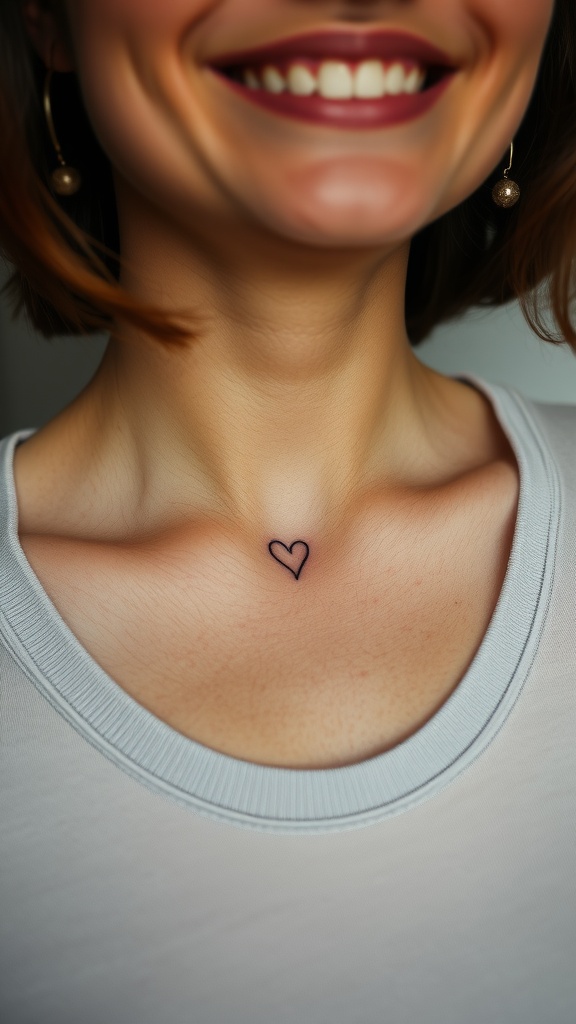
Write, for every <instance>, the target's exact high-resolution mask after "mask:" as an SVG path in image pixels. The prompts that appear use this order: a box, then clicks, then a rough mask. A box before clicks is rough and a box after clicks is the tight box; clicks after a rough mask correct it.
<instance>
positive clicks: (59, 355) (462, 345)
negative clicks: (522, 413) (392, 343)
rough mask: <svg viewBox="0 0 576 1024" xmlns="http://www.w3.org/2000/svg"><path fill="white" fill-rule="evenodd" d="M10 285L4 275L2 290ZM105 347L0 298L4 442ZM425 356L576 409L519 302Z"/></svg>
mask: <svg viewBox="0 0 576 1024" xmlns="http://www.w3.org/2000/svg"><path fill="white" fill-rule="evenodd" d="M5 279H6V274H5V272H3V271H1V270H0V284H1V283H2V282H3V281H4V280H5ZM104 348H105V339H104V338H103V337H96V336H88V337H86V338H73V339H55V340H50V341H47V340H46V339H45V338H42V337H39V336H38V335H36V334H35V333H34V332H33V331H32V330H30V329H29V327H28V326H27V324H26V322H25V320H24V319H23V318H20V319H18V320H13V319H12V318H11V316H10V314H9V310H8V305H7V302H6V300H5V298H3V297H2V298H0V437H3V436H5V435H6V434H8V433H10V432H11V431H13V430H18V429H21V428H23V427H39V426H41V425H42V424H43V423H45V422H46V420H48V419H50V418H51V417H52V416H54V415H55V413H56V412H58V411H59V409H61V408H63V407H64V406H65V405H66V404H67V403H68V402H70V401H71V400H72V398H74V396H75V395H76V394H77V393H78V392H79V391H80V390H81V389H82V387H84V385H85V384H86V383H87V382H88V381H89V380H90V378H91V376H92V374H93V373H94V371H95V369H96V367H97V366H98V363H99V361H100V359H101V357H102V354H103V352H104ZM416 351H417V355H418V358H419V359H420V360H421V361H422V362H423V363H426V364H427V365H428V366H432V367H434V369H436V370H438V371H440V372H441V373H446V374H450V375H452V376H455V375H457V374H458V373H465V372H468V373H474V374H477V375H478V376H480V377H484V378H486V380H488V381H491V382H493V383H495V384H506V385H511V386H512V387H515V388H517V389H518V390H519V391H520V392H522V394H524V395H526V396H527V397H529V398H535V399H537V400H539V401H545V402H568V403H570V404H576V356H575V355H574V354H573V352H572V350H571V349H570V348H569V347H568V346H567V345H561V346H553V345H550V344H547V343H546V342H543V341H541V340H540V339H539V338H537V337H536V336H535V335H534V334H533V332H532V331H531V330H530V328H529V327H528V325H527V324H526V322H525V320H524V317H523V316H522V314H521V312H520V310H519V308H518V306H517V305H516V303H511V304H509V305H508V306H505V307H502V308H500V309H497V310H488V311H487V310H473V311H472V312H470V313H468V314H467V316H465V317H464V318H462V319H460V320H457V321H453V322H451V323H450V324H447V325H444V326H442V327H440V328H438V329H437V330H436V331H435V332H434V333H433V334H432V335H431V337H430V338H429V339H428V340H427V341H425V342H423V344H422V345H421V346H420V347H419V348H418V349H417V350H416Z"/></svg>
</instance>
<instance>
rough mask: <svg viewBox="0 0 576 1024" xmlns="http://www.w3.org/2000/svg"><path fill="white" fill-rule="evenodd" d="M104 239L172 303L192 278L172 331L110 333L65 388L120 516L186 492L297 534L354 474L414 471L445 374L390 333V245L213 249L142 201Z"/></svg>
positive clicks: (422, 463)
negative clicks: (163, 222) (189, 315)
mask: <svg viewBox="0 0 576 1024" xmlns="http://www.w3.org/2000/svg"><path fill="white" fill-rule="evenodd" d="M122 246H123V252H124V253H125V256H126V262H127V265H129V266H132V267H137V272H135V271H132V272H131V275H130V276H129V278H127V279H126V281H125V283H126V284H127V285H128V286H129V287H130V289H131V290H132V291H133V292H136V293H140V294H141V295H142V296H143V297H145V298H146V299H147V300H149V299H150V298H151V297H152V298H154V299H157V300H161V301H162V302H164V303H165V304H167V305H168V307H169V308H172V309H180V308H183V307H185V306H189V305H190V296H193V306H194V310H195V311H196V313H197V317H196V321H195V322H196V324H197V325H199V326H198V327H197V330H196V334H195V337H194V338H193V339H192V340H191V341H190V343H189V344H188V345H187V346H186V348H185V349H176V348H173V347H171V348H166V347H163V346H161V345H160V344H158V343H156V342H152V341H148V340H146V339H145V338H142V337H139V338H130V337H129V336H127V335H126V334H124V335H123V337H122V340H121V339H120V338H119V337H112V339H111V343H110V346H109V349H108V352H107V355H106V357H105V359H104V362H103V364H102V367H101V370H100V372H99V373H98V375H97V376H96V378H95V380H94V381H93V383H92V385H91V386H90V388H89V389H88V391H87V392H86V394H85V395H84V396H83V397H82V399H81V403H83V410H84V413H85V414H86V415H85V416H84V422H85V423H86V424H88V427H87V429H88V430H89V433H90V438H91V440H90V447H91V450H92V451H93V452H94V459H95V465H96V464H97V465H98V466H99V467H104V466H106V467H108V469H107V473H108V478H109V479H110V478H115V479H118V481H122V485H121V486H122V488H123V489H124V494H123V497H122V501H121V503H120V504H121V505H122V507H123V509H124V515H125V514H126V509H130V519H131V521H132V522H134V523H138V522H141V523H146V524H150V523H154V522H158V523H163V524H166V523H168V522H169V521H170V520H171V519H174V520H177V519H178V517H179V516H182V515H184V513H183V511H182V510H187V513H186V514H190V510H193V509H196V510H203V511H204V512H207V513H209V514H220V515H222V516H225V517H226V518H229V519H230V518H231V519H232V520H233V521H234V522H235V523H236V525H238V526H240V527H241V528H242V529H243V530H246V531H249V532H253V531H257V532H258V533H259V534H262V535H263V536H269V537H270V538H272V537H283V536H285V537H287V538H290V539H294V538H296V537H302V538H306V537H308V536H310V534H311V533H312V534H314V533H315V532H317V531H319V530H322V531H330V530H331V529H333V530H337V529H338V527H339V524H340V523H341V522H342V521H343V520H344V519H345V518H346V516H347V515H348V513H349V511H350V508H351V506H352V505H353V503H354V502H355V501H357V500H358V497H359V494H360V493H361V492H364V491H365V490H366V489H367V488H370V487H373V486H375V484H377V483H378V484H380V485H381V486H390V487H397V486H398V485H399V484H401V483H402V482H403V481H405V480H406V475H407V471H408V470H407V467H410V472H411V473H415V474H416V475H417V474H418V467H420V468H421V469H422V472H425V471H426V469H425V467H426V465H427V464H428V465H429V464H430V461H431V460H432V461H433V459H434V457H435V445H437V440H438V438H437V432H438V425H439V422H440V421H441V419H442V415H443V414H442V408H443V399H444V397H445V396H444V392H443V389H442V384H441V382H443V381H445V379H444V378H441V377H440V376H439V375H438V374H435V373H434V372H433V371H431V370H429V369H428V368H427V367H425V366H424V365H423V364H421V363H420V362H419V361H418V360H417V359H416V357H415V355H414V353H413V351H412V349H411V347H410V344H409V341H408V338H407V335H406V330H405V322H404V289H405V279H406V267H407V260H408V252H409V247H408V245H406V244H402V245H399V246H397V247H395V248H393V249H391V250H390V251H389V252H386V253H382V251H379V252H378V253H375V252H374V251H372V252H366V251H362V252H354V253H351V252H350V251H348V252H335V251H334V250H330V249H326V250H322V249H316V250H314V251H311V250H310V249H309V247H306V246H298V245H296V244H294V246H293V247H292V248H291V247H287V246H286V244H285V242H282V244H281V245H280V243H279V242H278V243H275V242H274V241H270V240H269V241H268V243H267V244H266V245H263V244H262V243H261V240H260V244H259V245H258V246H256V245H252V244H251V239H250V238H249V237H248V232H247V233H246V236H245V237H244V238H242V239H238V238H237V239H236V252H233V251H231V249H230V246H228V249H227V251H226V252H222V251H220V252H214V250H213V248H212V249H210V247H209V246H208V245H207V244H205V245H202V246H200V245H197V246H195V247H191V246H190V242H189V239H186V241H185V242H183V241H182V240H181V239H179V238H178V237H175V233H173V234H170V235H167V233H166V231H164V232H163V233H160V232H158V233H157V234H156V235H154V232H153V230H152V226H151V218H150V217H149V216H148V217H146V218H138V217H133V218H130V219H128V220H127V221H125V223H124V224H123V237H122ZM136 253H139V254H142V253H145V254H147V256H146V260H147V261H148V262H147V263H144V262H143V259H142V257H139V259H138V261H136V260H135V259H134V258H133V257H134V254H136ZM241 254H243V258H240V256H241ZM223 267H224V268H225V272H224V273H223ZM85 447H88V446H85Z"/></svg>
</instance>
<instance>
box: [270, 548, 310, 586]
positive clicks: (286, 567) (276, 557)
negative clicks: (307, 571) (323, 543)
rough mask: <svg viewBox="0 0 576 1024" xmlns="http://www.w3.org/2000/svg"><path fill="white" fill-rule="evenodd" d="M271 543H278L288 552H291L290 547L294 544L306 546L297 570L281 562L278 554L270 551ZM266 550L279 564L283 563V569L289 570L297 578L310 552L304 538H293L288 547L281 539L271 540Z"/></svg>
mask: <svg viewBox="0 0 576 1024" xmlns="http://www.w3.org/2000/svg"><path fill="white" fill-rule="evenodd" d="M273 544H279V545H280V547H282V548H284V550H285V551H288V552H289V554H292V548H293V547H294V546H295V545H296V544H303V545H304V547H305V548H306V554H305V555H304V558H303V559H302V561H301V563H300V566H299V568H298V572H294V569H292V568H291V567H290V566H289V565H286V562H283V561H282V559H281V558H279V557H278V555H275V554H274V552H273V551H272V545H273ZM268 551H269V552H270V554H271V555H272V558H275V559H276V561H277V562H280V565H283V566H284V568H285V569H289V571H290V572H291V573H292V575H293V576H295V577H296V579H298V577H299V575H300V573H301V572H302V569H303V568H304V565H305V563H306V559H307V558H308V555H309V554H310V548H309V547H308V545H307V543H306V541H305V540H294V541H292V544H291V545H290V547H288V545H287V544H284V543H283V542H282V541H281V540H271V541H270V543H269V545H268Z"/></svg>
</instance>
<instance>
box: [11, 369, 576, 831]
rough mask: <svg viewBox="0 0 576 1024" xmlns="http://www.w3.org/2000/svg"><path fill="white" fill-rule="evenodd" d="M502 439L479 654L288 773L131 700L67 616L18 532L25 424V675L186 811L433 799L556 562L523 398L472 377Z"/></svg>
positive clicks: (516, 650) (14, 532)
mask: <svg viewBox="0 0 576 1024" xmlns="http://www.w3.org/2000/svg"><path fill="white" fill-rule="evenodd" d="M456 379H458V380H462V381H467V382H469V383H470V384H472V386H473V387H475V388H477V390H479V391H480V392H481V393H483V394H485V395H486V397H487V398H488V400H489V401H490V402H491V404H492V406H493V408H494V411H495V414H496V416H497V418H498V420H499V422H500V424H501V426H502V429H503V430H504V432H505V434H506V436H507V437H508V439H509V441H510V444H511V445H512V448H513V451H514V453H515V455H516V458H517V461H518V465H519V471H520V496H519V504H518V513H517V519H516V528H515V532H514V538H513V543H512V549H511V553H510V558H509V562H508V567H507V571H506V575H505V579H504V583H503V586H502V589H501V592H500V596H499V599H498V602H497V605H496V608H495V610H494V612H493V615H492V618H491V620H490V623H489V626H488V629H487V631H486V633H485V635H484V638H483V640H482V642H481V644H480V647H479V648H478V650H477V652H476V655H475V657H474V659H473V661H472V662H471V664H470V665H469V667H468V670H467V671H466V673H465V675H464V676H463V678H462V679H461V681H460V683H459V684H458V686H457V687H456V689H455V690H454V691H453V692H452V694H451V695H450V696H449V698H448V699H447V700H446V702H445V703H444V704H443V705H442V706H441V708H440V709H439V710H438V711H437V712H436V714H435V715H434V716H433V717H432V718H431V719H429V720H428V722H426V724H425V725H424V726H423V727H422V728H421V729H419V730H418V731H417V732H415V733H413V735H412V736H410V737H409V738H408V739H406V740H405V741H404V742H402V743H400V744H399V745H398V746H396V747H393V748H392V749H390V750H387V751H385V752H384V753H382V754H379V755H377V756H375V757H371V758H369V759H368V760H365V761H361V762H359V763H357V764H354V765H348V766H345V767H339V768H329V769H306V770H304V769H294V768H277V767H271V766H268V765H259V764H255V763H252V762H248V761H242V760H240V759H237V758H234V757H229V756H228V755H226V754H222V753H219V752H217V751H215V750H212V749H210V748H208V747H205V746H203V745H202V744H201V743H197V742H196V741H194V740H191V739H189V738H188V737H186V736H183V735H182V734H181V733H179V732H177V731H176V730H175V729H173V728H172V727H171V726H169V725H167V724H166V723H164V722H162V721H161V720H160V719H158V718H156V716H155V715H153V714H152V713H151V712H149V711H147V710H146V709H145V708H144V707H142V706H141V705H140V704H138V703H137V702H136V701H135V700H134V699H133V698H132V697H130V696H129V694H128V693H126V692H125V691H124V690H123V689H122V688H121V687H120V686H119V684H118V683H116V682H114V680H113V679H111V678H110V676H108V675H107V673H106V672H104V671H103V669H102V668H100V666H99V665H98V664H97V663H96V662H95V661H94V659H93V658H92V657H91V656H90V655H89V654H88V652H87V651H86V650H85V649H84V648H83V647H82V645H81V644H80V642H79V641H78V640H77V638H76V637H75V636H74V634H73V633H72V632H71V631H70V629H69V628H68V626H67V625H66V624H65V622H64V621H63V619H62V618H61V616H60V615H59V613H58V612H57V610H56V609H55V607H54V605H53V604H52V602H51V600H50V598H49V597H48V595H47V594H46V592H45V591H44V590H43V588H42V586H41V584H40V581H39V580H38V578H37V576H36V575H35V573H34V571H33V570H32V568H31V566H30V564H29V562H28V561H27V559H26V556H25V554H24V552H23V550H22V547H21V545H20V543H19V539H18V506H17V499H16V492H15V486H14V473H13V456H14V449H15V447H16V445H17V444H18V443H19V442H20V441H22V440H25V439H26V438H27V437H29V436H30V435H31V434H32V433H33V431H19V432H17V433H15V434H12V435H10V436H9V437H7V438H6V439H5V440H4V441H2V442H1V443H0V632H1V633H2V635H3V636H4V639H5V642H6V644H7V646H8V648H9V650H10V652H11V653H12V656H13V657H14V658H15V660H16V661H17V662H18V664H19V665H20V666H21V668H22V669H23V671H24V672H25V674H26V675H27V676H28V678H29V679H30V680H31V681H32V682H33V683H34V685H35V686H36V687H37V689H38V690H39V691H40V693H42V694H43V695H44V697H46V698H47V700H48V701H49V702H50V704H51V705H52V706H53V707H54V708H55V709H56V710H57V711H58V712H59V713H60V714H61V715H62V716H63V717H64V718H66V720H67V721H68V722H69V723H70V724H71V725H72V726H73V727H74V728H75V729H76V730H77V731H78V732H79V733H80V734H81V735H82V736H83V737H84V738H85V739H86V740H87V741H88V742H89V743H91V744H92V745H93V746H94V747H96V748H97V749H98V750H99V751H101V752H102V754H104V755H105V756H106V757H107V758H108V759H109V760H111V761H112V762H113V763H114V764H115V765H117V767H119V768H121V769H122V770H123V771H125V772H127V773H128V774H130V775H131V776H133V777H134V778H135V779H137V780H138V781H139V782H140V783H143V784H144V785H146V786H147V787H149V788H150V789H152V790H154V791H156V792H160V793H162V794H164V795H165V796H168V797H170V798H171V799H175V800H177V801H178V802H179V803H180V804H184V805H185V806H187V807H188V808H190V809H191V810H193V811H194V812H196V813H198V814H202V815H207V816H209V817H211V818H213V819H217V820H218V821H220V822H226V823H228V824H231V825H235V826H238V827H242V828H252V829H257V830H259V831H266V832H275V833H279V834H295V833H298V834H299V833H312V834H322V833H327V832H334V831H336V832H338V831H345V830H349V829H354V828H362V827H366V826H368V825H370V824H373V823H376V822H379V821H382V820H383V819H384V818H386V817H388V816H389V815H392V814H398V813H400V812H403V811H407V810H408V809H409V808H411V807H413V806H415V805H416V804H418V803H420V802H421V801H422V800H425V799H428V798H430V797H432V796H433V795H434V794H435V793H437V792H438V791H439V790H440V789H443V788H444V787H445V786H446V785H447V784H448V783H450V782H451V781H452V780H453V779H454V778H455V777H456V776H457V775H459V774H460V773H461V772H462V771H464V769H466V768H467V767H468V765H470V764H471V763H472V762H473V761H474V760H476V758H477V757H478V756H479V755H480V754H481V753H482V752H483V751H484V750H485V748H486V747H487V746H488V744H489V743H490V742H491V740H492V739H493V738H494V736H495V735H496V733H497V732H498V731H499V729H500V728H501V727H502V725H503V724H504V722H505V720H506V718H507V717H508V715H509V713H510V711H511V709H512V707H513V705H514V703H515V701H516V699H517V697H518V695H519V693H520V691H521V689H522V686H523V685H524V681H525V679H526V676H527V673H528V671H529V669H530V666H531V664H532V661H533V658H534V655H535V653H536V650H537V646H538V641H539V637H540V634H541V631H542V626H543V623H544V618H545V615H546V610H547V607H548V603H549V596H550V590H551V585H552V579H553V572H554V552H555V545H556V534H557V527H558V519H559V475H558V468H557V466H556V463H555V461H554V458H553V455H552V453H551V451H550V449H549V447H548V445H547V444H546V440H545V438H544V436H543V435H542V432H541V430H540V429H539V427H538V424H537V422H536V420H535V418H534V417H533V415H532V414H531V411H530V404H529V403H528V402H527V401H526V400H525V399H524V398H523V397H522V396H521V395H519V394H518V392H516V391H515V390H514V389H512V388H505V387H502V386H500V385H495V384H488V383H487V382H486V381H484V380H482V379H480V378H478V377H476V376H473V375H469V374H460V375H459V377H458V378H456Z"/></svg>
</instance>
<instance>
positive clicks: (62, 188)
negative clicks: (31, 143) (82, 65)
mask: <svg viewBox="0 0 576 1024" xmlns="http://www.w3.org/2000/svg"><path fill="white" fill-rule="evenodd" d="M51 82H52V70H51V69H49V70H48V71H47V73H46V79H45V82H44V113H45V114H46V121H47V122H48V131H49V132H50V138H51V139H52V145H53V146H54V149H55V150H56V156H57V157H58V162H59V164H60V167H57V168H56V170H55V171H52V174H51V175H50V183H51V187H52V191H53V192H56V194H57V195H59V196H73V195H74V193H75V192H78V189H79V188H80V186H81V185H82V175H81V174H80V171H78V170H76V168H75V167H68V164H67V163H66V161H65V159H64V157H63V156H62V150H61V149H60V143H59V142H58V137H57V135H56V129H55V128H54V119H53V117H52V104H51V102H50V84H51Z"/></svg>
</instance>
